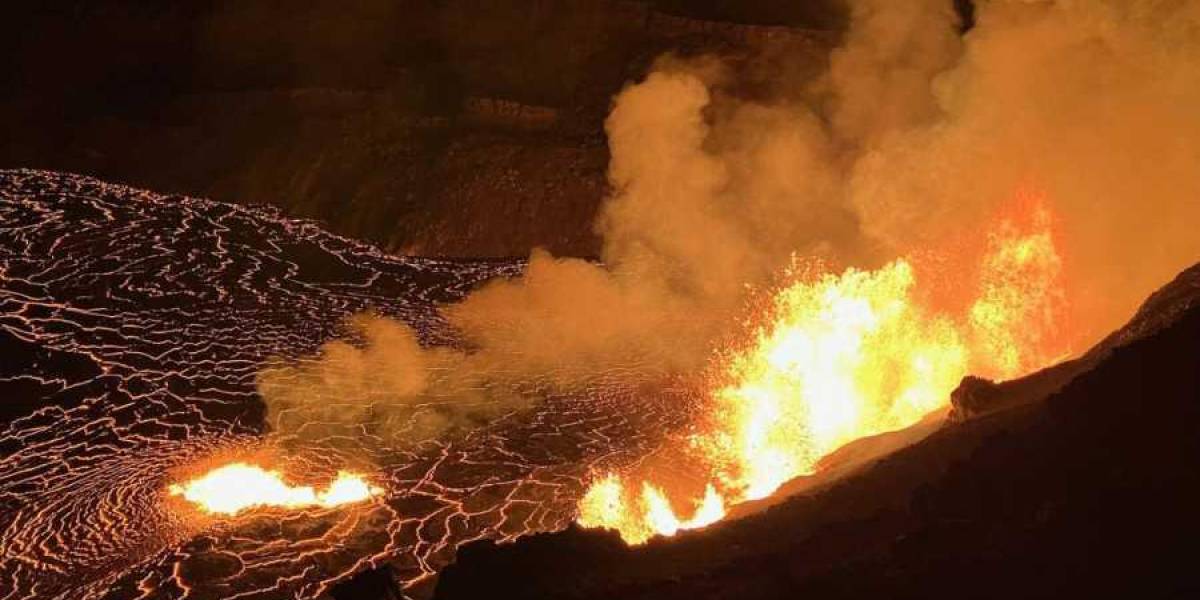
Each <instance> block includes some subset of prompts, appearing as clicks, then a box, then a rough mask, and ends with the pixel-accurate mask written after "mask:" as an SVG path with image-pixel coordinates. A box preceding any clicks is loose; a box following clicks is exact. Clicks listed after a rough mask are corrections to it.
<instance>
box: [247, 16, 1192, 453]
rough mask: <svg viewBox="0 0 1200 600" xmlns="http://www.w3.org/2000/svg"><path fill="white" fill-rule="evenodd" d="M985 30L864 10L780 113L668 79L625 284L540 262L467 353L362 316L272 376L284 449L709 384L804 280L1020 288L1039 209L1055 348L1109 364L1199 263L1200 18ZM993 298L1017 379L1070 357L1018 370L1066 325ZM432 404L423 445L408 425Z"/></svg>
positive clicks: (736, 95) (635, 91) (608, 273)
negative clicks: (918, 265) (1017, 204)
mask: <svg viewBox="0 0 1200 600" xmlns="http://www.w3.org/2000/svg"><path fill="white" fill-rule="evenodd" d="M977 8H978V10H977V12H976V20H977V22H976V25H975V27H974V28H973V29H972V30H971V31H969V32H968V33H967V34H965V35H961V34H960V32H959V29H960V24H959V22H958V19H957V16H956V14H955V12H954V10H953V8H952V6H951V3H950V2H949V0H946V1H934V0H928V1H919V2H891V1H885V0H857V1H855V2H854V3H853V10H852V22H851V26H850V28H849V30H848V31H847V32H846V34H845V36H844V38H843V42H842V45H841V47H839V48H837V49H836V50H835V51H834V52H833V53H832V54H831V56H830V57H829V62H828V65H826V67H827V68H825V69H824V70H823V73H822V74H821V75H820V76H819V77H817V78H815V79H812V80H806V81H792V80H790V79H788V78H787V77H786V76H783V75H780V76H779V77H778V78H776V80H774V81H771V82H770V83H771V85H770V86H767V89H769V90H772V91H771V92H770V93H766V94H764V93H762V91H761V90H762V86H757V88H756V89H758V91H757V92H756V93H754V94H750V93H746V92H745V88H746V87H747V86H746V83H747V82H746V81H745V79H746V78H748V77H752V76H760V75H761V70H751V69H744V68H740V67H741V66H743V65H741V64H739V63H737V62H736V61H734V64H728V63H726V62H723V61H722V60H719V59H716V58H698V59H697V58H688V59H684V58H679V57H670V56H668V57H664V58H663V59H661V60H660V61H658V63H657V64H656V65H655V67H654V68H653V69H652V71H651V72H650V73H649V74H648V75H647V76H646V77H645V79H644V80H642V81H641V82H639V83H637V84H634V85H631V86H629V87H628V88H627V89H625V90H624V91H623V92H621V93H620V94H619V95H618V96H617V97H616V99H615V101H614V104H613V109H612V112H611V115H610V117H609V119H608V121H607V126H606V129H607V133H608V137H609V145H610V148H611V153H612V162H611V164H610V169H609V178H610V181H611V183H612V187H613V190H614V192H613V195H612V197H611V198H610V199H609V201H608V202H607V204H606V205H605V207H604V208H603V211H602V214H601V215H600V217H599V219H598V222H597V231H598V232H599V233H600V234H601V235H602V236H603V239H604V246H603V254H602V258H603V261H602V264H594V263H591V262H587V261H584V260H579V259H573V258H562V257H553V256H550V255H549V254H547V253H545V252H540V251H536V252H534V253H533V255H532V256H531V257H530V263H529V266H528V269H527V271H526V274H525V275H524V276H523V277H521V278H519V279H513V280H507V281H496V282H493V283H490V284H487V285H485V286H484V287H483V288H482V289H480V290H478V291H477V292H475V293H474V294H472V295H471V296H469V297H468V298H467V299H466V300H464V301H463V302H461V303H460V304H456V305H453V306H447V307H445V308H444V309H443V315H444V316H445V318H446V319H447V320H448V321H449V323H450V324H451V325H452V326H453V327H454V328H455V329H456V330H457V331H458V332H459V333H460V334H461V336H462V340H463V344H462V345H461V347H460V348H459V349H448V348H427V347H422V346H421V345H420V344H418V343H417V341H416V339H417V338H416V336H415V335H413V334H412V332H410V331H408V330H407V328H406V327H405V326H404V325H402V324H399V323H397V322H395V321H390V320H387V319H384V318H380V317H373V316H372V317H359V318H356V319H355V320H354V321H353V324H352V328H353V329H354V330H355V331H356V333H357V334H358V335H359V337H360V338H361V339H360V340H359V342H360V343H354V344H351V343H347V342H340V341H339V342H332V343H330V344H329V345H327V346H326V347H325V349H324V350H323V351H322V353H321V355H320V356H319V357H317V358H316V359H315V360H313V361H307V362H300V363H295V364H293V365H289V366H282V367H275V368H272V369H270V370H267V371H265V372H263V373H262V374H261V375H260V390H261V392H262V395H263V398H264V399H265V400H266V402H267V405H268V409H269V419H270V421H271V423H272V425H273V426H274V427H275V430H276V431H277V432H279V433H282V434H286V435H306V434H308V433H310V432H314V431H316V430H318V429H320V427H319V426H317V425H314V424H318V425H319V424H333V425H359V424H363V425H365V426H366V427H367V429H369V430H370V431H371V433H372V434H373V435H379V436H381V437H382V438H383V439H385V440H391V441H392V442H393V443H397V442H398V441H403V440H419V439H425V438H427V437H430V436H436V435H440V434H441V433H442V432H444V431H446V430H447V429H452V428H454V426H455V423H457V422H461V420H462V419H486V418H488V416H489V414H491V411H496V410H509V409H513V408H519V407H521V406H523V405H524V404H527V403H529V402H531V401H534V400H535V399H536V394H534V393H531V392H530V390H534V389H543V388H546V387H549V388H553V389H572V388H574V387H580V386H586V385H589V383H590V382H592V381H594V380H596V379H597V378H606V377H614V375H613V374H614V373H615V374H618V375H615V376H617V377H619V378H620V379H622V380H627V381H640V380H655V379H658V378H662V377H664V376H667V375H671V374H691V373H697V372H700V371H702V370H703V369H704V368H705V367H706V365H708V364H709V363H710V361H711V360H712V358H713V353H714V351H715V350H717V349H718V348H719V347H720V346H721V345H722V344H723V343H725V341H726V340H729V339H738V338H739V336H740V337H741V338H744V337H745V336H746V335H747V331H746V329H745V320H746V319H747V314H746V311H747V306H748V301H749V300H750V299H752V298H754V297H755V296H756V294H759V293H760V292H761V291H762V290H766V289H771V288H774V287H777V286H779V285H780V284H781V283H786V277H787V275H786V268H787V267H788V266H789V265H791V264H793V260H794V258H796V257H798V258H799V259H800V260H802V261H804V260H810V259H820V260H821V261H823V264H826V265H828V270H829V271H830V272H842V271H843V270H844V269H845V268H847V267H857V268H861V269H878V268H880V267H883V266H884V265H886V264H889V263H890V262H891V261H893V260H894V259H896V258H898V257H914V256H915V257H919V256H921V255H922V254H924V253H939V254H940V255H942V256H945V257H947V258H945V259H944V260H943V261H942V262H941V263H939V269H934V270H933V271H934V274H935V277H934V278H933V279H932V280H930V281H929V285H931V286H934V287H938V286H940V288H939V289H950V290H953V288H954V287H955V282H956V281H958V280H962V279H963V278H965V277H968V276H971V277H973V276H974V275H975V274H976V273H977V270H978V269H980V268H983V269H987V268H998V269H1000V270H1001V271H1004V269H1005V263H1004V261H1005V260H1009V261H1010V263H1011V260H1012V257H1008V258H1007V259H1006V258H1005V257H1004V256H1003V255H1000V256H998V257H997V258H995V259H994V260H996V261H999V262H997V263H995V264H992V265H990V266H988V265H984V266H983V267H981V266H980V265H979V264H978V262H976V259H977V258H978V257H980V256H983V255H984V254H986V253H988V252H989V244H992V243H993V241H994V240H993V241H989V239H988V238H987V235H986V234H987V231H986V230H985V229H984V227H983V226H984V225H985V224H990V223H995V222H996V221H997V215H1001V216H1002V215H1003V214H1004V213H1005V211H1006V210H1009V207H1010V206H1011V205H1012V204H1013V202H1014V198H1017V199H1019V198H1020V197H1022V195H1027V194H1031V193H1032V194H1033V195H1036V196H1037V197H1038V198H1039V202H1042V203H1044V205H1045V214H1047V215H1052V218H1053V220H1054V221H1053V224H1052V225H1053V227H1054V229H1055V233H1056V236H1057V238H1056V242H1057V244H1058V249H1057V253H1056V254H1054V258H1053V259H1052V260H1051V262H1048V263H1046V264H1040V265H1038V268H1039V269H1041V270H1042V271H1041V272H1052V273H1054V279H1055V281H1056V282H1059V276H1060V275H1061V287H1059V288H1055V289H1053V290H1052V289H1050V288H1049V287H1047V288H1045V289H1042V290H1041V292H1040V293H1043V294H1045V297H1044V298H1042V300H1043V301H1042V302H1040V303H1039V304H1038V305H1039V306H1050V305H1054V304H1056V303H1061V302H1064V301H1065V302H1068V303H1069V307H1070V313H1071V318H1072V325H1073V329H1072V331H1071V335H1070V338H1071V339H1067V340H1056V342H1062V343H1061V344H1058V345H1059V346H1068V347H1071V348H1073V349H1075V350H1079V349H1082V348H1084V347H1086V345H1087V344H1088V343H1090V342H1091V341H1094V340H1095V339H1096V337H1098V336H1099V335H1100V334H1102V333H1104V332H1106V331H1108V330H1110V329H1111V328H1112V327H1113V326H1115V325H1117V324H1118V323H1119V322H1121V321H1122V320H1123V319H1125V318H1127V317H1128V316H1129V314H1130V313H1131V311H1132V309H1133V308H1134V306H1135V303H1136V302H1138V301H1139V300H1140V299H1142V298H1143V297H1144V296H1145V295H1146V294H1147V293H1148V292H1149V291H1150V290H1151V289H1152V287H1153V286H1154V285H1156V284H1157V283H1159V282H1161V281H1162V280H1164V279H1166V278H1167V277H1168V276H1170V275H1171V274H1173V273H1175V272H1176V271H1178V270H1179V269H1180V268H1182V267H1183V266H1185V265H1187V264H1190V263H1191V262H1194V261H1195V260H1196V257H1197V256H1198V255H1200V236H1197V235H1195V233H1194V223H1195V222H1196V217H1198V216H1200V214H1198V213H1200V113H1198V112H1197V111H1196V110H1195V107H1196V106H1200V68H1198V67H1200V2H1197V1H1176V2H1163V1H1151V0H1140V1H1137V0H1135V1H1127V0H1107V1H1106V0H1086V1H1084V0H1060V1H1057V2H1053V1H1035V0H993V1H990V2H981V3H979V6H978V7H977ZM737 60H738V61H746V60H753V59H744V58H742V59H737ZM746 73H754V75H747V74H746ZM758 83H761V82H758ZM563 201H570V199H563ZM1029 243H1030V244H1033V245H1037V244H1038V243H1041V242H1038V241H1037V240H1036V239H1035V240H1033V241H1031V242H1029ZM1015 252H1020V251H1019V250H1017V251H1015ZM990 256H995V254H992V255H990ZM1048 260H1050V259H1048ZM1018 276H1022V275H1020V274H1019V273H1018ZM938 277H940V278H941V280H940V281H939V280H938ZM1056 285H1058V283H1056ZM972 291H974V290H972ZM993 292H994V293H993V294H992V295H991V296H987V295H986V294H985V295H984V296H983V297H981V298H966V297H964V298H954V294H953V293H950V292H948V293H947V294H945V297H946V298H949V299H948V300H945V301H946V302H948V303H954V302H958V303H959V304H960V306H957V307H955V308H956V309H963V310H966V311H967V312H966V313H965V314H969V315H970V316H969V317H968V318H969V319H970V320H972V321H973V323H974V325H973V328H972V329H971V331H973V332H975V333H972V335H974V336H976V337H978V338H980V339H979V340H974V341H973V342H972V343H978V344H985V343H994V344H997V345H996V346H995V347H996V352H995V356H994V357H992V359H993V361H994V363H995V364H993V365H991V368H992V370H993V372H994V373H999V374H1003V375H1012V374H1015V373H1019V372H1023V371H1024V370H1025V369H1027V368H1029V367H1030V366H1032V365H1035V364H1041V363H1042V362H1044V360H1045V359H1047V358H1055V357H1041V358H1040V360H1038V361H1030V362H1028V363H1027V364H1019V362H1018V363H1014V362H1013V361H1020V360H1022V359H1021V358H1019V357H1011V356H1005V355H1004V350H1003V344H1004V343H1006V342H1005V339H1004V336H1005V335H1011V334H1007V333H1006V332H1010V331H1012V330H1014V329H1020V328H1021V327H1022V325H1023V324H1024V323H1027V322H1029V321H1030V320H1032V321H1037V320H1039V319H1044V317H1045V315H1046V314H1049V313H1036V314H1035V313H1029V314H1022V315H1020V316H1019V317H1018V318H1016V319H1013V318H1011V312H1008V313H1004V314H1005V315H1010V316H1008V317H1004V318H999V319H998V318H997V317H996V315H995V314H993V313H995V312H996V310H995V308H996V307H1004V306H1005V303H1006V302H1010V301H1011V298H1009V297H1006V296H1005V294H1006V293H1007V292H1005V291H1004V290H1003V289H997V290H993ZM971 302H976V305H975V306H974V307H972V306H969V304H970V303H971ZM1039 310H1040V309H1039ZM989 311H991V312H989ZM1005 319H1008V320H1005ZM1036 330H1037V331H1042V328H1036ZM914 335H915V334H914ZM1039 335H1041V334H1039ZM1046 335H1050V334H1046ZM988 336H991V337H990V340H989V339H982V338H985V337H988ZM1019 341H1020V340H1019ZM1021 343H1023V344H1026V345H1028V344H1034V345H1040V344H1041V343H1042V340H1032V341H1030V340H1023V341H1021ZM943 387H944V386H943ZM939 389H940V388H939ZM331 399H333V400H331ZM430 405H437V406H438V407H440V408H438V409H437V410H435V411H432V412H428V411H427V412H426V413H422V414H425V415H427V416H426V417H423V418H424V420H423V421H420V422H419V423H418V424H416V425H414V422H413V420H412V419H410V418H408V417H407V416H403V415H409V414H410V413H411V412H412V411H413V410H415V409H416V407H427V406H430ZM481 407H488V408H481Z"/></svg>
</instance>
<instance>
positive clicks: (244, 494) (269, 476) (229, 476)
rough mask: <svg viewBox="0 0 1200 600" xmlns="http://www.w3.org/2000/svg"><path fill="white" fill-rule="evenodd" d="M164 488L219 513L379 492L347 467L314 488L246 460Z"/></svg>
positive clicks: (329, 503)
mask: <svg viewBox="0 0 1200 600" xmlns="http://www.w3.org/2000/svg"><path fill="white" fill-rule="evenodd" d="M168 491H169V492H170V494H171V495H172V496H183V498H184V499H186V500H188V501H189V502H191V503H193V504H195V505H196V506H197V507H199V508H200V509H201V510H203V511H205V512H209V513H215V514H222V515H235V514H237V513H240V512H242V511H244V510H249V509H252V508H258V507H266V506H272V507H281V508H308V507H318V506H319V507H322V508H334V507H337V506H342V505H345V504H353V503H356V502H362V501H364V500H368V499H370V498H372V497H374V496H378V495H380V494H382V493H383V490H382V489H380V488H378V487H375V486H373V485H371V484H370V483H368V482H367V481H366V479H364V478H363V477H362V476H361V475H358V474H355V473H350V472H347V471H339V472H338V474H337V477H336V478H335V479H334V480H333V482H332V483H330V484H329V487H328V488H326V489H325V490H323V491H316V490H315V489H313V488H312V487H311V486H291V485H288V484H287V483H285V482H284V480H283V475H281V474H280V473H279V472H278V471H268V470H266V469H263V468H262V467H259V466H257V465H249V464H246V463H232V464H228V465H225V466H223V467H220V468H217V469H214V470H212V471H209V472H208V473H207V474H205V475H204V476H203V477H200V478H198V479H193V480H192V481H189V482H187V483H185V484H182V485H179V484H176V485H172V486H171V487H170V488H169V489H168Z"/></svg>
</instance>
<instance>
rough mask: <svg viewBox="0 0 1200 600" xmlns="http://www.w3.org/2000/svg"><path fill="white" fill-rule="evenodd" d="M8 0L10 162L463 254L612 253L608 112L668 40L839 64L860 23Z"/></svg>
mask: <svg viewBox="0 0 1200 600" xmlns="http://www.w3.org/2000/svg"><path fill="white" fill-rule="evenodd" d="M6 9H7V10H6V11H5V17H4V18H3V19H0V55H2V56H4V57H5V59H6V61H9V60H11V62H6V64H7V65H8V66H6V68H5V69H0V128H3V131H4V132H5V136H4V139H3V140H0V168H6V167H31V168H40V169H52V170H58V171H71V172H77V173H83V174H87V175H95V176H99V177H101V178H103V179H106V180H109V181H118V182H122V183H128V184H132V185H135V186H139V187H145V188H151V189H155V190H159V191H162V192H169V193H182V194H187V195H193V196H203V197H211V198H214V199H217V200H224V201H229V202H238V203H243V204H254V203H263V204H272V205H275V206H278V207H280V208H283V209H284V210H285V211H286V212H287V213H288V214H289V215H292V216H297V217H303V218H315V219H319V220H321V221H323V222H325V223H327V224H328V225H329V226H330V227H331V228H332V229H333V230H334V231H335V232H337V233H340V234H343V235H349V236H353V237H356V238H359V239H369V240H371V241H374V242H376V243H379V244H382V245H384V246H385V247H387V248H388V249H392V250H401V251H405V252H408V253H411V254H421V255H454V256H515V255H520V256H524V255H526V254H527V253H528V251H529V250H530V249H531V248H532V247H534V246H544V247H547V248H549V249H551V250H552V251H554V252H556V253H565V254H572V255H577V256H592V255H595V254H596V253H597V252H598V248H599V246H598V240H597V239H596V237H595V235H594V234H593V232H592V228H591V223H592V220H593V217H594V215H595V212H596V209H597V207H598V205H599V204H600V202H601V201H602V199H603V198H604V196H605V193H606V179H605V170H606V168H607V161H608V152H607V148H606V145H605V139H604V135H603V121H604V117H605V115H606V113H607V111H608V108H609V102H610V100H611V97H612V95H613V94H614V93H616V92H617V91H619V90H620V88H621V86H622V85H623V84H624V83H625V82H627V81H631V80H635V79H637V78H639V77H641V76H642V75H643V74H644V71H645V69H646V67H647V65H648V64H649V63H650V61H652V60H653V59H654V58H655V57H656V56H658V55H659V54H661V53H663V52H666V51H680V52H685V53H698V52H710V51H712V52H722V53H735V54H736V53H738V52H745V51H746V50H747V49H748V48H753V47H759V46H761V45H763V44H765V43H769V44H770V45H772V46H773V47H780V46H788V47H791V48H792V49H793V50H796V52H789V55H790V56H794V57H795V59H796V60H799V61H802V62H803V61H814V62H819V61H820V60H822V59H823V57H824V54H825V52H824V50H825V49H826V48H827V47H828V46H829V44H830V43H831V41H832V34H830V33H828V32H831V31H836V30H837V29H839V28H840V23H841V22H842V20H843V19H844V17H843V16H842V9H841V8H840V2H838V0H805V1H799V2H786V3H781V2H774V1H770V0H751V1H740V2H732V1H727V0H700V1H692V0H689V1H686V2H684V1H681V0H653V1H641V2H639V1H627V0H539V1H537V2H500V1H486V2H472V1H467V0H448V1H435V0H352V1H349V2H332V3H328V2H327V3H308V4H302V5H301V4H297V3H294V2H279V1H275V0H248V1H247V0H243V1H235V2H230V1H223V0H184V1H182V2H169V3H168V2H135V1H132V0H117V1H115V2H113V1H110V2H104V3H94V2H82V1H78V0H76V1H71V0H68V1H65V2H50V3H44V2H29V3H13V5H12V6H6ZM483 222H486V223H487V226H486V227H484V226H482V225H481V224H482V223H483Z"/></svg>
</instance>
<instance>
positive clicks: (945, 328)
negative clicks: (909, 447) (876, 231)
mask: <svg viewBox="0 0 1200 600" xmlns="http://www.w3.org/2000/svg"><path fill="white" fill-rule="evenodd" d="M1028 222H1029V224H1028V226H1026V227H1022V226H1020V225H1018V224H1016V223H1015V222H1014V221H1010V220H1006V221H1004V222H1002V223H1001V225H1000V226H999V227H998V228H997V230H996V233H995V234H993V235H992V236H990V237H989V240H988V245H987V249H986V254H985V256H984V258H983V260H982V261H981V263H980V266H979V269H978V288H977V294H976V297H975V299H974V301H973V302H972V303H971V304H970V305H969V307H968V308H967V310H966V313H967V314H965V315H962V316H958V315H952V314H941V313H938V312H935V311H933V310H931V309H929V308H927V307H926V306H925V303H924V302H922V300H923V299H925V296H922V295H920V294H917V293H916V292H917V289H918V288H917V286H918V285H919V282H918V278H917V274H916V270H915V269H914V268H913V266H912V265H911V263H910V262H908V261H906V260H903V259H901V260H896V261H893V262H891V263H889V264H887V265H885V266H884V267H882V268H880V269H878V270H875V271H863V270H858V269H848V270H846V271H845V272H843V273H841V274H840V275H836V274H828V273H827V274H824V275H822V276H820V277H817V278H815V279H812V278H804V277H801V276H799V275H794V276H792V277H791V279H792V280H793V283H791V284H789V285H787V286H785V287H784V288H782V289H781V290H780V291H779V292H778V293H777V294H776V295H775V297H774V300H773V303H772V306H771V308H770V309H769V310H768V311H767V313H766V315H765V317H766V318H765V321H766V323H765V324H764V325H762V326H760V327H759V328H758V330H757V331H756V332H755V333H754V336H753V340H752V342H751V343H750V344H749V345H748V346H747V347H746V348H745V349H743V350H741V351H737V352H733V353H731V354H730V355H729V357H728V358H726V359H725V360H722V361H720V364H721V367H720V373H719V375H717V376H716V377H714V378H713V381H714V385H713V386H712V388H713V391H712V392H711V393H710V409H709V415H708V416H707V421H706V423H705V424H704V425H703V427H702V429H701V430H702V433H699V434H697V435H694V436H692V437H691V438H690V439H689V440H688V443H689V444H688V445H689V447H688V449H687V450H688V452H689V453H690V454H691V455H693V456H695V457H697V459H698V460H699V461H700V463H701V464H703V465H705V466H706V467H707V470H708V476H709V481H710V483H709V484H708V487H707V489H706V492H705V495H704V497H703V498H702V499H700V500H698V501H697V500H693V501H692V502H691V504H692V505H694V506H695V507H696V508H695V509H694V513H692V514H693V516H692V517H691V518H686V519H685V518H680V517H678V516H676V513H675V509H673V508H672V502H671V501H670V500H669V499H668V498H669V496H668V494H667V493H666V492H665V491H664V490H663V489H661V488H660V487H657V486H656V485H654V484H652V483H650V482H648V481H643V482H641V486H640V489H641V493H640V495H639V494H635V493H634V492H633V491H631V490H630V489H629V487H630V486H628V485H627V481H626V479H628V478H623V477H621V476H619V475H617V474H615V473H609V474H607V475H605V476H603V477H602V478H600V479H598V480H597V481H595V482H594V483H593V484H592V485H591V487H590V488H589V489H588V491H587V493H586V494H585V496H584V498H583V499H582V500H581V501H580V505H579V523H580V524H581V525H583V526H585V527H604V528H609V529H615V530H617V531H618V532H620V534H621V536H622V538H623V539H625V541H627V542H629V543H632V544H638V543H642V542H645V541H646V540H648V539H649V538H650V537H653V536H654V535H667V536H669V535H674V534H675V533H676V532H678V531H679V530H683V529H694V528H698V527H703V526H705V525H708V524H711V523H713V522H715V521H718V520H720V519H721V518H722V517H723V516H724V514H725V507H726V506H729V505H730V504H733V503H737V502H742V501H746V500H754V499H758V498H763V497H765V496H768V495H770V494H771V493H773V492H774V491H775V490H776V489H778V488H779V486H780V485H782V484H783V483H784V482H786V481H788V480H790V479H792V478H795V477H797V476H801V475H806V474H812V473H814V472H815V471H816V470H817V465H818V461H820V459H821V458H822V457H824V456H827V455H828V454H829V453H831V452H833V451H834V450H836V449H838V448H839V447H841V446H843V445H845V444H847V443H848V442H851V441H853V440H855V439H858V438H862V437H865V436H870V435H875V434H879V433H884V432H888V431H895V430H898V429H902V428H905V427H908V426H911V425H913V424H915V423H917V422H918V421H919V420H921V419H922V418H923V417H925V416H926V415H929V414H930V413H931V412H933V411H935V410H938V409H941V408H944V407H945V406H946V404H947V402H948V400H949V396H950V392H951V391H952V390H953V389H954V387H955V386H956V385H957V384H958V382H959V381H960V380H961V379H962V377H963V376H964V375H966V374H967V373H968V372H971V371H974V372H976V373H980V374H982V375H987V376H993V377H1012V376H1015V375H1019V374H1021V373H1025V372H1029V371H1030V370H1033V369H1035V368H1038V367H1041V366H1045V365H1046V364H1048V363H1049V362H1050V361H1051V360H1053V359H1056V358H1058V357H1062V356H1063V355H1064V354H1065V353H1064V349H1063V348H1061V347H1060V348H1053V345H1054V344H1055V343H1057V341H1058V340H1059V339H1061V338H1060V337H1059V336H1056V335H1053V334H1054V333H1055V332H1054V329H1055V328H1056V326H1057V318H1058V315H1059V314H1060V311H1061V310H1062V308H1063V306H1062V304H1063V295H1062V290H1061V284H1060V267H1061V261H1060V259H1059V256H1058V254H1057V251H1056V249H1055V246H1054V240H1053V236H1052V234H1051V231H1050V228H1049V217H1048V216H1046V214H1045V212H1044V210H1042V209H1040V208H1039V209H1038V210H1037V211H1036V212H1035V217H1034V218H1033V219H1030V220H1028Z"/></svg>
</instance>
